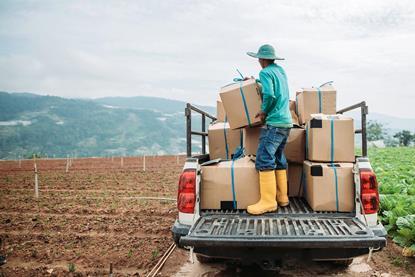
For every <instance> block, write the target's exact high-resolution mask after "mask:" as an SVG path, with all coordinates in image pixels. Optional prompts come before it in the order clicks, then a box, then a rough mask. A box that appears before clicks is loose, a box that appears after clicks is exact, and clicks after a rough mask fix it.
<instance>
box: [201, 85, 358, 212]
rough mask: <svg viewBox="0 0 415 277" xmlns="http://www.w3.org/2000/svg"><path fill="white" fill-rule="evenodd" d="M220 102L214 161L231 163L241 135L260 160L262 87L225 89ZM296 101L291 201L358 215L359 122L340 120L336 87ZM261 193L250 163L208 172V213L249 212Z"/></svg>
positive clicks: (289, 149) (212, 133)
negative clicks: (356, 141) (356, 155)
mask: <svg viewBox="0 0 415 277" xmlns="http://www.w3.org/2000/svg"><path fill="white" fill-rule="evenodd" d="M220 98H221V101H217V121H216V122H215V123H214V124H212V125H210V126H209V130H208V134H209V150H210V158H211V160H213V159H216V158H221V159H223V160H228V159H230V158H231V157H232V154H233V153H234V151H235V149H236V148H237V147H238V146H240V145H241V133H242V134H243V137H242V142H243V147H244V149H245V154H246V155H256V151H257V148H258V143H259V138H260V134H261V128H262V127H261V126H258V125H260V124H261V122H260V120H259V119H258V118H255V115H256V114H257V113H258V112H259V111H260V107H261V96H260V88H259V86H258V85H257V84H256V82H255V80H248V81H243V82H238V83H235V84H231V85H228V86H225V87H223V88H222V89H221V91H220ZM296 99H297V102H296V101H290V112H291V116H292V120H293V124H294V128H292V129H291V131H290V135H289V137H288V139H287V144H286V148H285V150H284V153H285V156H286V158H287V161H288V193H289V196H297V197H298V196H300V197H301V196H303V197H305V198H306V199H307V201H308V203H309V204H310V206H311V207H312V208H313V209H314V210H316V211H339V212H349V211H352V210H353V208H354V182H353V173H352V169H353V162H354V130H353V120H352V119H351V118H347V117H344V116H340V115H335V114H336V90H335V89H334V88H333V86H332V85H331V84H327V85H324V86H321V87H319V88H310V89H303V90H302V91H301V92H298V93H297V96H296ZM316 113H320V114H316ZM231 172H233V174H232V173H231ZM232 175H233V176H234V177H233V181H232ZM258 190H259V188H258V173H257V171H256V169H255V164H254V162H252V161H251V160H250V159H249V158H248V157H245V158H241V159H238V160H235V161H221V162H218V163H217V162H216V163H214V164H210V165H207V164H206V165H203V166H202V188H201V196H202V197H201V208H202V209H231V208H235V205H236V208H237V209H245V208H246V207H247V205H250V204H252V203H255V202H256V201H257V200H258V198H259V191H258Z"/></svg>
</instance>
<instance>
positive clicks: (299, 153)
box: [243, 127, 305, 164]
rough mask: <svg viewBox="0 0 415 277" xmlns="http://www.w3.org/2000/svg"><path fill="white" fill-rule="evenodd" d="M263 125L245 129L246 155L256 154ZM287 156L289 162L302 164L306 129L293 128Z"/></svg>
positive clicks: (288, 141)
mask: <svg viewBox="0 0 415 277" xmlns="http://www.w3.org/2000/svg"><path fill="white" fill-rule="evenodd" d="M260 134H261V127H253V128H248V127H246V128H244V129H243V136H244V137H243V145H244V148H245V154H246V155H256V151H257V149H258V143H259V136H260ZM284 154H285V157H286V158H287V160H288V161H289V162H295V163H300V164H302V163H303V162H304V159H305V129H304V128H291V130H290V135H289V136H288V139H287V144H286V145H285V149H284Z"/></svg>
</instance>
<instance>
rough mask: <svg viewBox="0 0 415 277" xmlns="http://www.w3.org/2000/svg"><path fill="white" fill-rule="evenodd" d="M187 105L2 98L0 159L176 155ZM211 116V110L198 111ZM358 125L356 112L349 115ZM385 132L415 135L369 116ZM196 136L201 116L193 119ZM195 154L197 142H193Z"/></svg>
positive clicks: (414, 123)
mask: <svg viewBox="0 0 415 277" xmlns="http://www.w3.org/2000/svg"><path fill="white" fill-rule="evenodd" d="M185 105H186V103H185V102H182V101H176V100H169V99H163V98H157V97H145V96H137V97H107V98H99V99H67V98H62V97H57V96H41V95H37V94H32V93H7V92H0V159H16V158H17V157H19V156H20V157H30V156H31V155H32V154H33V153H40V154H42V155H48V156H50V157H52V156H55V157H66V155H76V156H78V157H81V156H83V157H87V156H110V155H114V156H115V155H154V154H159V155H162V154H177V153H184V152H185V150H186V138H185V137H186V135H185V118H184V108H185ZM200 108H201V109H202V110H205V111H207V112H209V113H211V114H215V108H214V107H209V106H201V107H200ZM349 114H350V115H351V116H353V117H354V118H355V119H356V121H357V122H356V125H359V124H360V120H359V115H358V114H357V113H356V112H351V113H349ZM368 120H377V121H379V122H380V123H382V124H383V125H384V126H385V128H388V132H390V133H395V132H396V131H399V130H402V129H407V130H411V131H412V132H415V129H414V128H415V119H401V118H397V117H391V116H387V115H383V114H377V113H373V114H369V115H368ZM192 126H193V128H194V129H195V130H200V116H197V115H195V116H193V117H192ZM193 147H194V148H193V151H199V150H200V148H201V140H200V139H199V138H197V137H194V138H193Z"/></svg>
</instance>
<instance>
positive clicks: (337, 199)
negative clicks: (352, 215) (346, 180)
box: [331, 163, 339, 212]
mask: <svg viewBox="0 0 415 277" xmlns="http://www.w3.org/2000/svg"><path fill="white" fill-rule="evenodd" d="M331 165H332V167H333V171H334V182H335V184H336V211H337V212H338V211H339V184H338V182H339V180H338V178H337V169H336V167H335V165H334V164H333V163H332V164H331Z"/></svg>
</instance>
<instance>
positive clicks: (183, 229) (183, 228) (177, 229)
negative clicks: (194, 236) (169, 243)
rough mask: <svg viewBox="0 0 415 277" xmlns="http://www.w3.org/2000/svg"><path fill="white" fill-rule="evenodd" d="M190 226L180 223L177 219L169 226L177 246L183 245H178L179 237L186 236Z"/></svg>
mask: <svg viewBox="0 0 415 277" xmlns="http://www.w3.org/2000/svg"><path fill="white" fill-rule="evenodd" d="M190 227H191V226H189V225H184V224H180V222H179V221H178V220H177V219H176V221H175V222H174V224H173V226H172V228H171V232H172V235H173V240H174V242H175V243H176V245H177V246H178V247H181V248H182V247H183V246H182V245H180V238H181V237H183V236H186V235H187V234H188V233H189V230H190Z"/></svg>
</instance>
